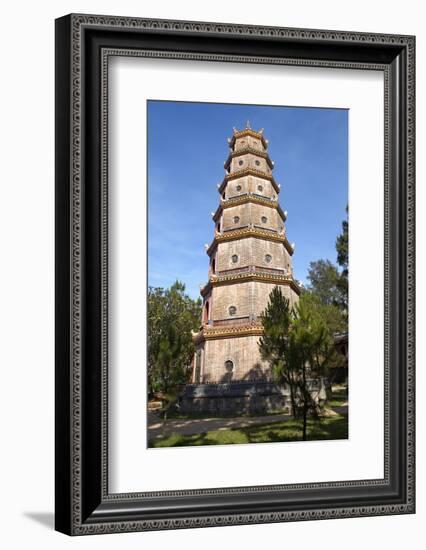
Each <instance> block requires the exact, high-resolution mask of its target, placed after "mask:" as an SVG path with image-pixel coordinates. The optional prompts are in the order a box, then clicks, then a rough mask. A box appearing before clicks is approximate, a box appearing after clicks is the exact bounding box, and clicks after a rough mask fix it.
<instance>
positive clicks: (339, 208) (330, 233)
mask: <svg viewBox="0 0 426 550" xmlns="http://www.w3.org/2000/svg"><path fill="white" fill-rule="evenodd" d="M247 120H249V121H250V125H251V127H252V128H253V129H255V130H258V129H260V128H264V135H265V138H266V139H268V140H269V148H268V150H269V155H270V157H271V159H272V160H273V161H275V168H274V177H275V179H276V181H277V182H278V183H280V184H281V192H280V195H279V201H280V204H281V206H282V208H283V210H287V211H288V219H287V222H286V230H287V236H288V239H289V241H290V242H294V243H295V244H296V250H295V253H294V255H293V265H294V273H295V277H296V278H297V279H299V280H300V281H302V282H304V283H306V276H307V271H308V267H309V263H310V262H311V261H314V260H317V259H319V258H324V259H327V258H328V259H329V260H331V261H332V262H334V263H335V262H336V250H335V241H336V236H337V235H338V234H339V233H340V231H341V223H342V220H343V219H344V218H345V208H346V205H347V202H348V111H347V110H344V109H324V108H304V107H281V106H278V107H275V106H257V105H235V104H214V103H190V102H174V101H149V102H148V284H149V285H150V286H159V287H167V286H170V285H171V284H172V283H173V282H174V281H175V280H176V279H179V280H181V281H183V282H184V283H185V284H186V289H187V292H188V294H190V295H191V296H192V297H194V298H196V297H198V296H199V286H200V285H202V284H204V283H205V282H206V280H207V270H208V257H207V255H206V253H205V250H204V244H205V243H210V242H211V241H212V238H213V229H214V224H213V221H212V218H211V212H214V211H215V210H216V208H217V206H218V204H219V199H220V197H219V193H218V191H217V185H216V184H217V183H219V182H221V181H222V180H223V177H224V174H225V171H224V168H223V163H224V161H225V160H226V158H227V156H228V144H227V137H231V136H232V128H233V127H234V126H235V127H236V128H238V129H241V128H244V127H245V126H246V121H247Z"/></svg>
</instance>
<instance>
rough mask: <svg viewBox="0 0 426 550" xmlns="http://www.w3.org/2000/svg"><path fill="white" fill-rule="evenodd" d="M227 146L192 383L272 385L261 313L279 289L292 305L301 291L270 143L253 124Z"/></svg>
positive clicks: (196, 336) (237, 134)
mask: <svg viewBox="0 0 426 550" xmlns="http://www.w3.org/2000/svg"><path fill="white" fill-rule="evenodd" d="M228 143H229V148H230V151H229V156H228V158H227V160H226V161H225V164H224V167H225V177H224V179H223V181H222V182H221V183H220V184H218V191H219V195H220V203H219V206H218V207H217V209H216V212H214V213H212V217H213V221H214V223H215V230H214V238H213V241H212V242H211V244H210V245H206V252H207V255H208V257H209V273H208V282H207V284H205V285H204V286H203V287H202V288H201V296H202V299H203V309H202V324H201V327H200V330H199V332H198V333H196V334H194V335H193V339H194V344H195V349H196V351H195V355H194V360H193V374H192V383H193V384H219V383H229V382H242V381H250V382H253V381H265V382H266V381H270V380H271V372H270V369H269V366H268V365H267V364H266V363H265V362H263V361H262V358H261V356H260V352H259V345H258V343H259V338H260V336H261V335H262V330H263V328H262V324H261V321H260V315H261V313H262V312H263V311H264V310H265V308H266V306H267V304H268V301H269V295H270V293H271V291H272V289H273V288H274V287H275V286H278V287H280V288H281V291H282V293H283V295H284V296H285V297H286V298H287V299H288V300H289V302H290V305H293V304H295V303H296V302H297V300H298V296H299V294H300V288H299V286H298V284H297V282H296V281H295V279H294V274H293V266H292V256H293V253H294V248H295V247H294V244H291V243H290V242H289V241H288V239H287V234H286V228H285V221H286V217H287V213H286V212H284V211H283V210H282V208H281V206H280V204H279V201H278V196H279V193H280V185H279V184H278V183H277V182H276V181H275V179H274V176H273V174H272V172H273V168H274V163H273V161H272V160H271V159H270V158H269V154H268V140H266V139H265V137H264V135H263V130H259V131H254V130H253V129H252V128H251V127H250V124H249V123H247V125H246V128H244V129H243V130H237V129H235V128H234V130H233V135H232V137H231V138H228Z"/></svg>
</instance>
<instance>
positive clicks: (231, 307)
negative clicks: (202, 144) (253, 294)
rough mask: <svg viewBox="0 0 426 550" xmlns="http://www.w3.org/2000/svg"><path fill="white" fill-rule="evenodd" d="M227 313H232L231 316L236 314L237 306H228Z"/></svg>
mask: <svg viewBox="0 0 426 550" xmlns="http://www.w3.org/2000/svg"><path fill="white" fill-rule="evenodd" d="M228 313H229V315H232V316H234V315H236V314H237V308H236V307H235V306H229V308H228Z"/></svg>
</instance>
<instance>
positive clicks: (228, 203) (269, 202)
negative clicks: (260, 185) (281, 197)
mask: <svg viewBox="0 0 426 550" xmlns="http://www.w3.org/2000/svg"><path fill="white" fill-rule="evenodd" d="M246 203H254V204H260V205H262V206H267V207H269V208H276V209H277V211H278V214H279V215H280V216H281V218H282V220H283V222H285V221H286V219H287V217H286V215H285V214H284V212H283V210H282V208H281V206H280V205H279V203H278V201H277V200H273V199H268V198H267V197H262V196H260V195H256V194H253V193H245V194H243V195H237V196H236V197H232V198H230V199H221V201H220V204H219V206H218V207H217V209H216V212H215V213H214V214H213V221H214V222H217V220H218V219H219V216H220V214H221V213H222V211H223V210H224V209H226V208H232V207H235V206H240V205H241V204H246Z"/></svg>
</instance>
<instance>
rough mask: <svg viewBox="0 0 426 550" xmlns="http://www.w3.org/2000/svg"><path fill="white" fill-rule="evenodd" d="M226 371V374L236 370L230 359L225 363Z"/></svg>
mask: <svg viewBox="0 0 426 550" xmlns="http://www.w3.org/2000/svg"><path fill="white" fill-rule="evenodd" d="M225 369H226V372H232V371H233V370H234V363H233V362H232V361H231V360H230V359H228V360H227V361H225Z"/></svg>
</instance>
